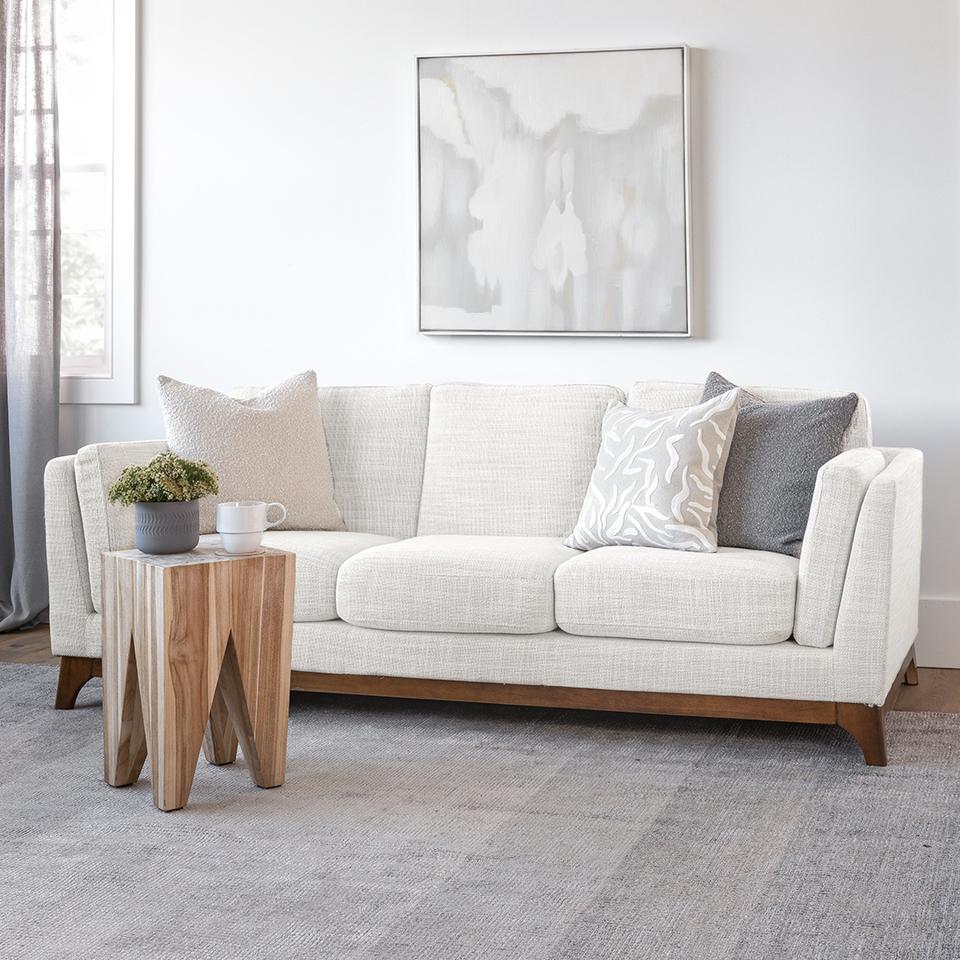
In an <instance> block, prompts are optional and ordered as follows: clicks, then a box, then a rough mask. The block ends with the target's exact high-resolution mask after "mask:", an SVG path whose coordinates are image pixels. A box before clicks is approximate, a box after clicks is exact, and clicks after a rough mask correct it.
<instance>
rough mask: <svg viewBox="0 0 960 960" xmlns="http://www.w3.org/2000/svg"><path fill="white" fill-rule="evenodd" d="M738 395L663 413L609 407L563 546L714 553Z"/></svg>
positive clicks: (615, 405) (729, 394) (732, 393)
mask: <svg viewBox="0 0 960 960" xmlns="http://www.w3.org/2000/svg"><path fill="white" fill-rule="evenodd" d="M739 393H740V391H739V390H728V391H727V392H726V393H723V394H721V395H720V396H718V397H715V398H714V399H712V400H708V401H706V402H705V403H699V404H697V405H696V406H695V407H687V408H685V409H682V410H670V411H667V412H665V413H645V412H644V411H642V410H634V409H632V408H630V407H628V406H626V405H625V404H622V403H611V404H610V406H609V407H608V408H607V412H606V414H605V415H604V418H603V428H602V437H601V442H600V452H599V453H598V454H597V465H596V466H595V467H594V468H593V475H592V476H591V477H590V486H589V487H588V489H587V495H586V499H585V500H584V502H583V507H582V508H581V510H580V518H579V520H577V525H576V527H575V528H574V530H573V533H571V534H570V536H569V537H567V539H566V540H565V541H564V543H565V544H566V545H567V546H568V547H574V548H575V549H577V550H592V549H594V548H595V547H606V546H640V547H665V548H667V549H669V550H690V551H694V552H697V553H714V552H716V549H717V503H718V501H719V498H720V487H721V485H722V484H723V471H724V467H725V466H726V462H727V454H728V453H729V451H730V441H731V440H732V438H733V431H734V427H735V426H736V423H737V410H738V402H739Z"/></svg>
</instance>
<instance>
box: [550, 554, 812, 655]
mask: <svg viewBox="0 0 960 960" xmlns="http://www.w3.org/2000/svg"><path fill="white" fill-rule="evenodd" d="M798 567H799V561H798V560H797V559H796V558H794V557H788V556H786V555H785V554H782V553H766V552H764V551H761V550H742V549H739V548H736V547H721V548H720V549H719V550H718V551H717V552H716V553H683V552H680V551H675V550H660V549H657V548H655V547H601V548H600V549H598V550H591V551H590V552H589V553H583V554H579V555H578V556H577V557H576V558H574V559H573V560H570V561H568V562H567V563H565V564H563V565H562V566H561V567H559V568H558V569H557V573H556V576H555V578H554V582H555V588H556V595H557V600H556V617H557V624H558V625H559V627H560V629H561V630H564V631H566V632H567V633H576V634H580V635H582V636H591V637H630V638H634V639H638V640H691V641H696V642H700V643H738V644H760V643H779V642H781V641H783V640H786V639H787V638H788V637H789V636H790V634H791V633H792V632H793V611H794V604H795V600H796V590H797V570H798Z"/></svg>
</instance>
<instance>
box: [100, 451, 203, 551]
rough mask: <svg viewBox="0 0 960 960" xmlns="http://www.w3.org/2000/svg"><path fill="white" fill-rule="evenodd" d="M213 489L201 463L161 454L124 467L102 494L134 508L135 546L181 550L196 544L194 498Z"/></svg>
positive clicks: (197, 520)
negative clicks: (108, 488)
mask: <svg viewBox="0 0 960 960" xmlns="http://www.w3.org/2000/svg"><path fill="white" fill-rule="evenodd" d="M219 490H220V486H219V484H218V482H217V475H216V474H215V473H214V472H213V471H212V470H211V469H210V467H208V466H207V464H205V463H204V462H203V461H201V460H185V459H184V458H183V457H178V456H177V455H176V454H175V453H161V454H158V455H157V456H155V457H154V458H153V459H152V460H151V461H150V462H149V463H146V464H134V465H133V466H129V467H125V468H124V470H123V472H122V473H121V474H120V476H119V477H118V478H117V480H116V482H115V483H114V484H113V486H111V487H110V490H109V492H108V494H107V496H108V499H109V500H110V502H111V503H122V504H123V505H124V506H127V507H129V506H130V505H131V504H132V505H133V506H134V508H135V509H136V518H137V524H136V532H137V547H138V548H139V549H140V550H142V551H143V552H144V553H186V552H187V551H188V550H192V549H193V548H194V547H195V546H196V545H197V544H198V543H199V542H200V504H199V502H198V501H199V499H200V497H205V496H207V495H208V494H211V493H218V492H219Z"/></svg>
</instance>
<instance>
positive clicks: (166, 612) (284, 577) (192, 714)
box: [103, 543, 296, 810]
mask: <svg viewBox="0 0 960 960" xmlns="http://www.w3.org/2000/svg"><path fill="white" fill-rule="evenodd" d="M295 562H296V557H295V556H294V554H292V553H288V552H286V551H284V550H271V549H269V548H265V549H264V550H263V552H262V553H260V554H257V555H255V556H248V557H230V556H226V555H224V554H223V553H222V552H221V551H220V547H219V544H218V543H214V544H202V545H201V546H199V547H197V548H196V549H195V550H193V551H191V552H190V553H183V554H174V555H171V556H149V555H147V554H143V553H141V552H140V551H139V550H119V551H114V552H111V553H104V554H103V769H104V779H105V780H106V781H107V783H109V784H111V785H112V786H115V787H122V786H127V785H129V784H131V783H135V782H136V780H137V778H138V777H139V776H140V771H141V769H142V767H143V761H144V760H145V759H146V757H147V756H148V755H149V757H150V769H151V778H152V785H153V802H154V803H155V804H156V805H157V806H158V807H159V808H160V809H161V810H178V809H180V808H181V807H183V806H185V805H186V803H187V798H188V797H189V796H190V787H191V786H192V785H193V777H194V773H195V772H196V766H197V759H198V757H199V755H200V747H201V744H203V747H204V752H205V753H206V756H207V759H208V760H209V761H210V762H211V763H215V764H223V763H232V762H233V761H234V760H235V759H236V756H237V738H238V737H239V740H240V743H241V744H242V745H243V754H244V757H245V758H246V761H247V763H248V765H249V768H250V775H251V777H252V778H253V781H254V783H256V784H257V786H260V787H277V786H280V785H281V784H282V783H283V779H284V768H285V765H286V754H287V716H288V711H289V707H290V644H291V639H292V635H293V586H294V565H295Z"/></svg>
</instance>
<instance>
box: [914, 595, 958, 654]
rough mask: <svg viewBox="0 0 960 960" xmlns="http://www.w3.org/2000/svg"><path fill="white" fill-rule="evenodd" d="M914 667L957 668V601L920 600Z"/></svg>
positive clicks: (948, 598)
mask: <svg viewBox="0 0 960 960" xmlns="http://www.w3.org/2000/svg"><path fill="white" fill-rule="evenodd" d="M917 666H920V667H957V668H960V597H921V598H920V635H919V637H917Z"/></svg>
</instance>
